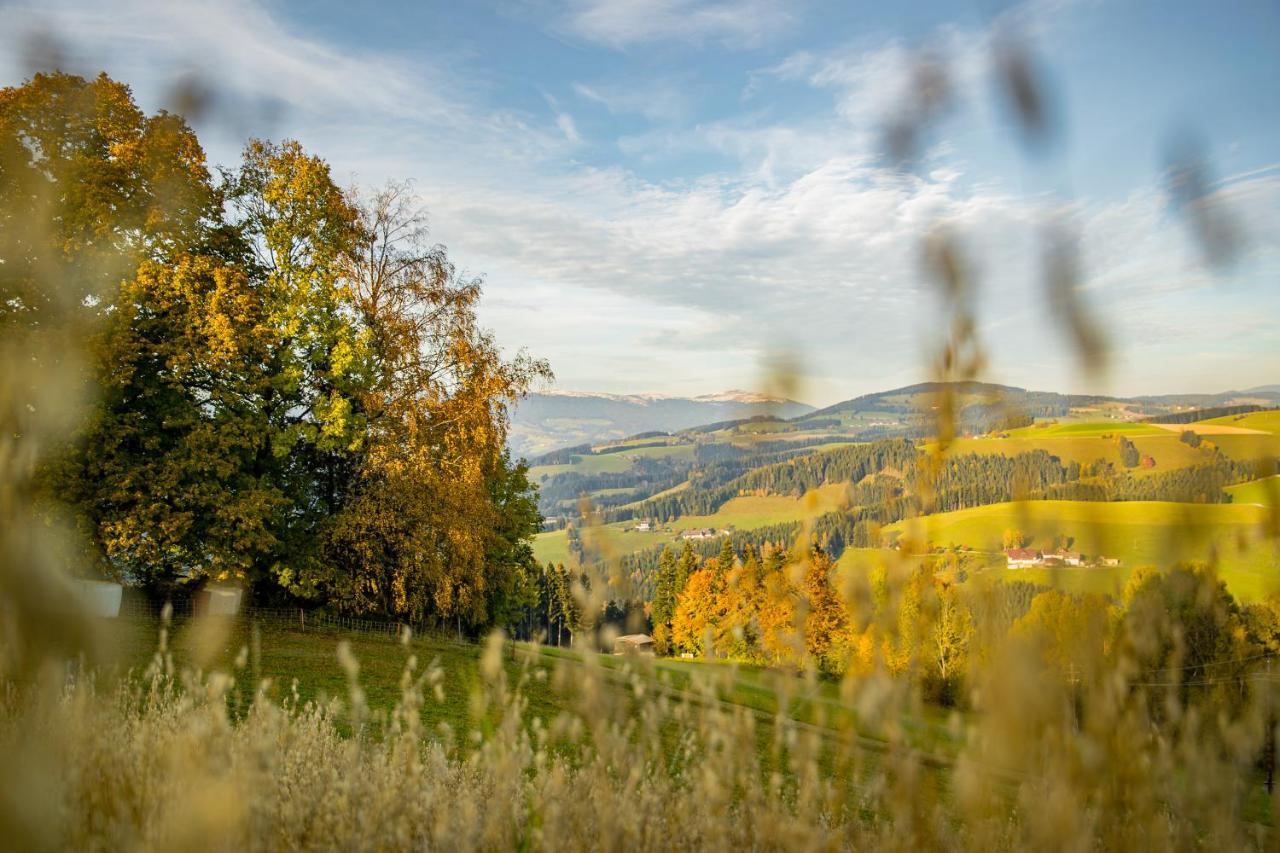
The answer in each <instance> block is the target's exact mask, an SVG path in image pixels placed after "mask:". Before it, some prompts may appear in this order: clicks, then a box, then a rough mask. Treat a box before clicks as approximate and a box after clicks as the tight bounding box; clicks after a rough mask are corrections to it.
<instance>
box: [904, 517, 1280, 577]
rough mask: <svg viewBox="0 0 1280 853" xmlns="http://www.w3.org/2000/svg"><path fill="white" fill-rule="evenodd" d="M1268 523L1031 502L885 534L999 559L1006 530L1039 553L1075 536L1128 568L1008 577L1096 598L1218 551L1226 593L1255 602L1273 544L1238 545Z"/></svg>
mask: <svg viewBox="0 0 1280 853" xmlns="http://www.w3.org/2000/svg"><path fill="white" fill-rule="evenodd" d="M1267 517H1268V510H1267V509H1266V508H1264V507H1260V506H1254V505H1249V504H1179V503H1169V502H1164V501H1129V502H1119V503H1088V502H1081V501H1027V502H1024V503H1003V504H994V505H992V506H984V507H976V508H974V509H965V510H958V511H956V512H948V513H940V514H938V515H933V516H928V517H926V518H921V519H913V520H911V521H907V522H898V523H897V524H893V525H890V526H889V527H888V528H887V529H888V530H889V531H896V532H905V531H907V530H911V531H912V532H913V533H914V535H917V536H921V537H923V538H924V539H925V540H926V541H928V542H930V543H932V544H934V545H951V544H957V545H968V546H971V547H973V548H976V549H978V550H980V551H987V552H993V553H994V552H997V551H999V550H1000V548H1001V545H1002V542H1001V539H1002V536H1003V533H1004V531H1005V530H1006V529H1017V530H1021V531H1022V532H1023V533H1024V534H1026V535H1028V536H1030V537H1031V541H1030V544H1031V546H1033V547H1051V546H1052V544H1053V541H1054V539H1055V538H1056V537H1057V536H1059V535H1066V536H1070V537H1073V539H1074V542H1073V544H1072V547H1073V549H1074V550H1077V551H1080V552H1082V553H1084V554H1086V555H1103V556H1108V557H1115V558H1118V559H1120V560H1121V561H1122V562H1123V568H1121V569H1118V570H1117V569H1112V570H1103V569H1084V568H1080V569H1062V570H1059V571H1058V572H1049V571H1042V570H1039V569H1036V570H1015V571H1012V572H1009V573H1008V574H1009V576H1016V577H1021V578H1024V579H1027V580H1037V579H1038V582H1039V580H1051V581H1052V582H1053V583H1054V585H1057V586H1064V587H1067V588H1079V589H1086V588H1087V589H1089V590H1090V591H1097V592H1103V591H1113V590H1114V589H1116V588H1118V586H1119V585H1122V584H1123V581H1124V578H1126V577H1127V572H1128V570H1130V569H1132V568H1133V567H1134V566H1138V565H1146V564H1150V565H1157V566H1164V565H1169V564H1170V563H1173V562H1177V561H1179V560H1189V559H1208V558H1209V557H1210V555H1211V553H1213V552H1215V551H1216V553H1217V556H1218V559H1219V570H1220V573H1221V575H1222V578H1223V580H1225V581H1226V582H1227V585H1228V587H1229V588H1230V589H1231V590H1232V592H1233V593H1234V594H1235V595H1237V596H1238V597H1240V598H1242V599H1246V600H1254V599H1257V598H1261V597H1264V596H1266V595H1269V594H1271V593H1272V592H1273V591H1275V590H1276V588H1277V584H1276V580H1277V578H1278V577H1280V568H1277V562H1276V560H1277V553H1276V550H1275V547H1274V546H1272V545H1254V546H1249V547H1240V544H1239V543H1240V541H1241V540H1242V539H1250V538H1253V536H1254V534H1256V533H1258V532H1259V531H1260V528H1261V525H1262V523H1263V522H1264V521H1265V520H1266V518H1267ZM1041 575H1043V577H1040V576H1041Z"/></svg>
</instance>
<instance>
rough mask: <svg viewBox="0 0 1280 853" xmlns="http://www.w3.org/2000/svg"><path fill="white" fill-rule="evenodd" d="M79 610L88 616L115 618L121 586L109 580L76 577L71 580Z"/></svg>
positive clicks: (117, 612)
mask: <svg viewBox="0 0 1280 853" xmlns="http://www.w3.org/2000/svg"><path fill="white" fill-rule="evenodd" d="M71 588H72V590H73V592H74V594H75V599H76V602H77V603H78V604H79V605H80V610H81V611H82V612H84V613H86V614H88V615H89V616H98V617H102V618H104V619H115V618H116V617H117V616H119V615H120V596H121V593H122V592H123V588H122V587H121V586H120V584H118V583H111V582H110V581H95V580H87V579H85V578H76V579H75V580H73V581H72V582H71Z"/></svg>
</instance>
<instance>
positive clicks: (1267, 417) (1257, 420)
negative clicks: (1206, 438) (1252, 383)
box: [1199, 409, 1280, 435]
mask: <svg viewBox="0 0 1280 853" xmlns="http://www.w3.org/2000/svg"><path fill="white" fill-rule="evenodd" d="M1199 423H1200V424H1204V425H1207V426H1208V425H1214V424H1217V425H1221V426H1231V427H1240V428H1243V429H1256V430H1261V431H1263V432H1269V433H1272V434H1275V435H1280V409H1269V410H1267V411H1265V412H1250V413H1248V414H1246V415H1226V416H1225V417H1221V418H1210V419H1209V420H1207V421H1200V422H1199Z"/></svg>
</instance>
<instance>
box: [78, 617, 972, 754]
mask: <svg viewBox="0 0 1280 853" xmlns="http://www.w3.org/2000/svg"><path fill="white" fill-rule="evenodd" d="M214 624H216V625H217V628H218V629H220V630H221V631H222V633H221V634H219V635H218V636H216V637H213V638H210V637H209V636H208V632H209V629H210V628H209V625H210V623H204V624H203V625H201V627H199V628H197V627H196V623H193V622H190V621H186V620H179V621H178V622H177V623H176V624H175V625H174V626H173V627H172V628H171V629H170V634H171V638H170V643H169V648H170V653H171V655H172V659H173V664H174V668H175V670H182V669H185V668H192V669H199V670H202V671H205V672H209V671H212V670H215V669H217V670H221V671H223V672H236V671H237V670H236V667H235V660H236V658H237V656H238V655H239V654H240V653H241V650H254V651H252V653H251V654H250V655H249V657H248V661H249V662H248V664H247V666H246V667H245V669H244V670H240V671H239V673H238V675H237V684H236V686H235V688H234V689H233V690H232V692H231V701H232V704H233V710H240V709H244V708H246V707H247V706H248V703H249V702H250V700H251V699H252V694H253V690H254V688H255V686H256V685H258V684H260V683H262V682H263V680H266V681H267V683H268V686H267V695H268V696H269V697H271V698H272V699H273V700H275V701H276V702H281V701H284V700H287V699H291V698H292V697H293V696H295V695H296V697H297V698H298V700H300V701H301V702H303V703H305V702H310V701H317V702H320V703H325V702H327V701H329V700H332V699H341V700H344V701H345V700H346V698H347V696H348V683H347V678H346V675H345V674H344V672H343V670H342V668H341V666H340V665H339V663H338V658H337V645H338V643H339V642H340V641H344V642H347V643H349V644H350V647H351V651H352V653H353V655H354V656H355V658H356V660H357V661H358V662H359V665H360V674H359V680H360V686H361V688H362V689H363V691H364V694H365V699H366V701H367V703H368V706H369V708H370V710H371V711H373V712H374V713H375V714H378V713H384V714H385V713H388V712H390V711H391V710H392V709H393V708H394V707H395V705H396V703H397V702H398V701H399V700H400V698H401V695H402V688H401V677H402V673H403V672H404V668H405V663H406V661H407V660H408V658H409V656H410V655H411V654H412V655H415V656H416V657H417V660H418V668H417V672H419V673H422V672H424V671H425V670H426V669H428V668H438V669H439V672H440V678H439V684H440V687H441V691H440V694H439V695H438V696H437V695H433V691H430V690H429V691H428V695H427V697H426V701H425V703H424V705H423V707H422V717H423V722H424V724H425V726H426V730H427V731H428V732H435V731H441V730H442V729H443V728H446V727H447V729H448V730H451V731H452V732H454V733H455V734H462V733H465V732H467V731H470V730H473V729H481V728H483V727H484V725H485V722H484V720H483V719H482V718H481V717H480V716H479V712H478V711H477V710H476V708H477V706H476V704H475V702H474V698H475V697H476V696H477V695H478V694H479V693H480V691H481V688H482V678H481V674H480V657H481V652H482V647H481V646H480V645H476V644H473V643H464V642H456V641H453V640H449V639H440V638H422V637H415V638H414V639H413V640H412V641H411V642H410V643H409V644H408V645H407V646H406V645H403V644H401V642H400V641H399V640H396V639H394V638H391V637H389V636H381V635H366V634H358V633H347V632H337V631H332V630H308V631H305V632H304V631H299V630H293V629H280V628H260V629H258V632H257V635H256V638H255V633H254V629H253V628H252V627H251V626H250V625H249V624H248V623H247V622H246V620H243V619H237V620H226V621H223V620H217V621H216V623H214ZM100 627H101V630H100V632H99V633H100V636H101V638H102V640H103V641H104V642H103V646H102V647H101V648H100V649H99V650H98V651H99V654H98V658H97V659H98V666H99V674H100V677H106V678H107V679H109V680H115V679H119V678H123V677H125V676H126V675H127V674H128V673H130V672H132V673H135V674H136V673H141V672H143V671H144V670H145V669H146V667H147V665H148V664H149V663H150V662H151V660H152V658H153V657H154V655H155V653H156V649H157V644H158V637H159V631H160V624H159V622H158V621H157V620H154V619H140V620H131V619H120V620H104V621H103V622H102V623H100ZM211 639H212V640H213V642H212V643H211V642H210V640H211ZM633 663H634V662H632V661H628V660H627V659H624V658H620V657H615V656H613V655H607V654H606V655H601V654H594V653H591V652H581V651H575V650H570V649H567V648H556V647H549V646H539V645H536V644H530V643H515V644H508V646H507V651H506V652H505V654H504V669H505V671H506V675H507V680H508V683H510V684H516V683H519V684H520V685H521V690H522V692H523V694H524V696H525V698H526V699H527V703H528V704H527V706H526V708H525V710H524V717H525V720H526V722H532V720H533V719H534V718H539V719H541V720H542V722H543V723H550V722H551V721H552V720H553V719H555V717H556V716H557V715H559V714H561V713H566V712H567V713H573V712H575V711H579V710H580V707H579V704H578V700H577V694H576V690H577V687H578V684H577V682H578V680H579V679H580V678H581V677H582V676H583V675H585V674H586V669H585V668H588V667H589V668H591V669H593V670H594V671H595V672H596V673H597V674H602V675H603V676H604V677H603V679H602V687H603V689H605V690H607V691H611V692H612V693H613V696H612V699H613V700H615V701H630V698H629V697H630V695H631V687H632V681H633V679H634V678H635V677H636V676H639V677H641V678H645V679H648V680H650V681H652V682H653V687H654V688H656V689H657V690H660V691H663V692H666V693H667V694H668V695H669V696H671V697H672V698H680V697H686V698H692V699H695V700H696V701H707V699H706V697H708V696H711V697H714V700H713V701H716V702H720V703H724V704H726V705H728V706H741V707H743V708H746V709H749V710H750V711H752V712H755V713H757V714H759V715H761V720H762V721H764V722H765V723H766V724H768V723H769V719H770V718H773V717H775V716H776V715H777V714H778V713H779V712H780V711H781V712H782V713H784V714H785V716H786V717H788V718H790V719H792V720H795V721H797V722H799V723H801V724H804V725H809V726H818V727H820V728H823V727H837V728H841V729H846V730H847V728H848V727H850V726H852V727H853V728H855V729H858V730H860V731H861V734H862V735H863V736H864V737H871V738H872V739H875V737H876V736H877V733H876V732H874V731H872V730H871V729H869V728H867V727H864V726H861V725H860V724H859V723H858V721H857V719H856V717H855V713H854V711H853V710H852V709H851V708H849V707H848V703H847V702H845V701H843V700H842V698H841V693H840V691H841V687H840V684H839V683H838V682H836V681H832V680H828V679H815V678H805V677H800V676H798V675H797V674H795V673H792V672H789V671H780V670H773V669H769V668H767V667H762V666H754V665H747V664H740V663H737V662H732V661H721V660H681V659H677V658H658V659H649V660H646V661H642V662H641V665H640V667H639V669H638V670H635V671H634V672H630V673H629V672H624V671H623V670H624V667H627V668H632V669H634V667H629V665H630V664H633ZM950 714H951V712H948V711H944V710H943V709H940V708H934V707H930V706H925V707H922V708H920V709H919V712H918V716H913V717H912V718H911V719H909V720H903V721H902V723H903V726H904V728H905V729H906V730H907V732H908V735H909V739H910V741H911V742H912V743H913V745H914V746H915V747H916V748H919V749H925V750H927V751H929V752H930V753H932V754H938V755H944V756H945V755H950V754H952V753H954V751H956V750H957V749H958V748H959V747H960V746H961V743H960V741H959V740H957V739H956V736H955V734H954V731H953V728H952V727H951V726H949V717H950ZM670 725H671V726H672V728H673V735H674V734H675V732H674V729H676V728H678V721H677V720H674V719H673V720H672V721H671V723H670ZM768 731H769V728H768V727H765V728H763V730H762V733H761V734H762V737H761V739H760V747H761V749H762V750H767V749H768V744H769V742H770V738H769V737H768V736H767V735H768ZM673 743H674V740H673Z"/></svg>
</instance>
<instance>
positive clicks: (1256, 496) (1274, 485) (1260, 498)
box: [1225, 475, 1280, 506]
mask: <svg viewBox="0 0 1280 853" xmlns="http://www.w3.org/2000/svg"><path fill="white" fill-rule="evenodd" d="M1225 491H1226V492H1227V494H1229V495H1231V500H1232V502H1234V503H1237V504H1257V505H1258V506H1275V505H1276V503H1277V502H1278V501H1280V475H1276V476H1272V477H1263V478H1262V479H1261V480H1250V481H1249V482H1248V483H1239V484H1237V485H1235V486H1227V487H1226V489H1225Z"/></svg>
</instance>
